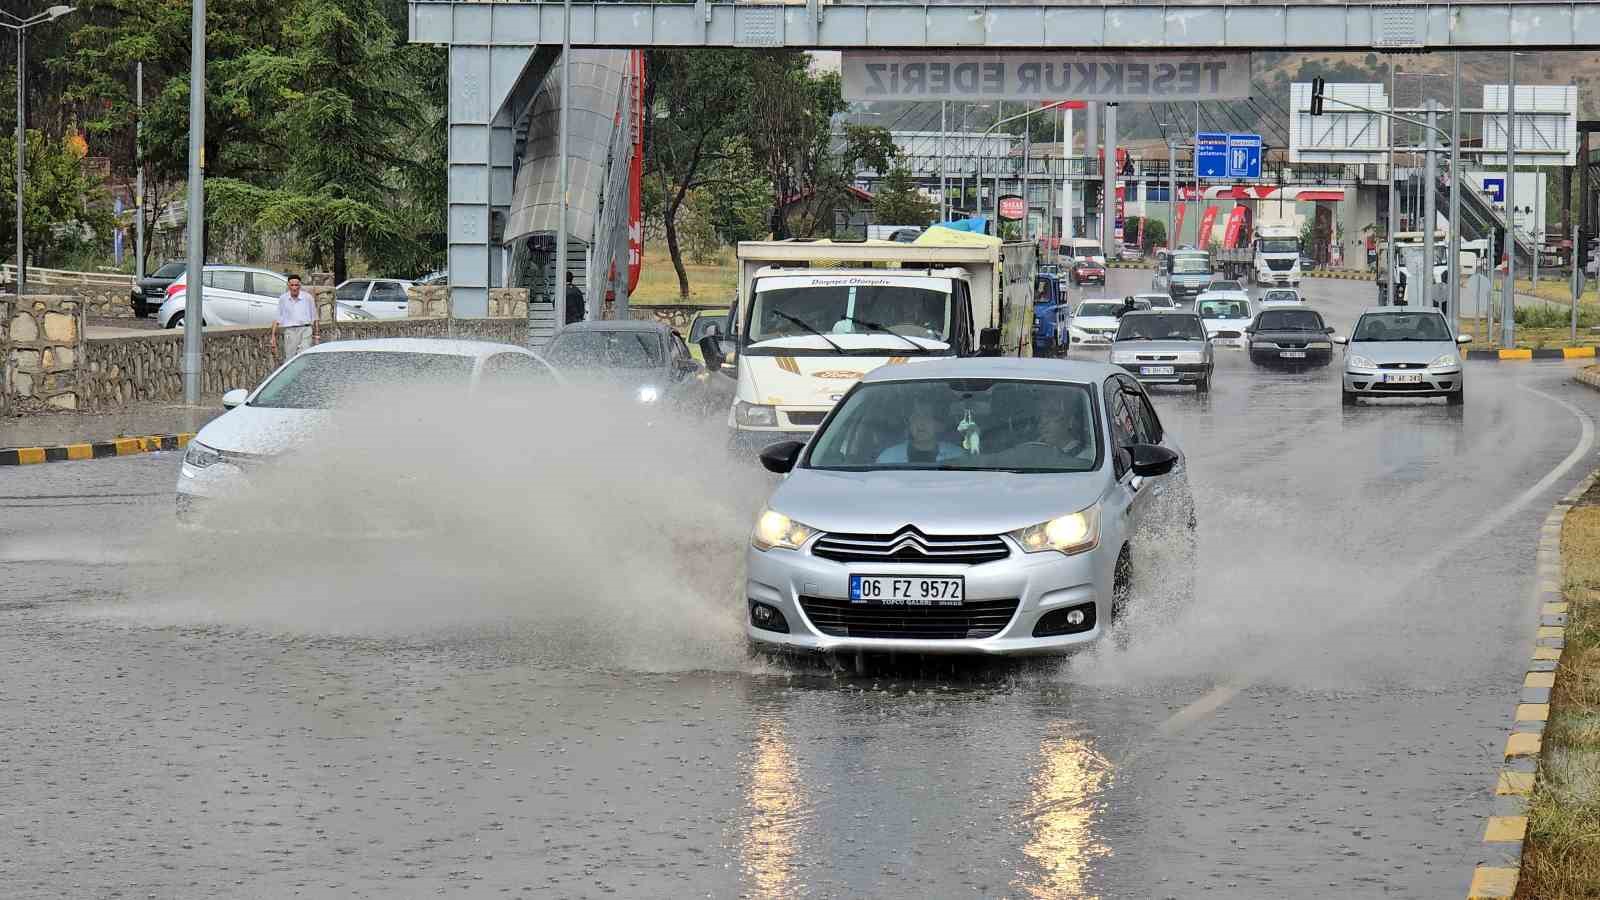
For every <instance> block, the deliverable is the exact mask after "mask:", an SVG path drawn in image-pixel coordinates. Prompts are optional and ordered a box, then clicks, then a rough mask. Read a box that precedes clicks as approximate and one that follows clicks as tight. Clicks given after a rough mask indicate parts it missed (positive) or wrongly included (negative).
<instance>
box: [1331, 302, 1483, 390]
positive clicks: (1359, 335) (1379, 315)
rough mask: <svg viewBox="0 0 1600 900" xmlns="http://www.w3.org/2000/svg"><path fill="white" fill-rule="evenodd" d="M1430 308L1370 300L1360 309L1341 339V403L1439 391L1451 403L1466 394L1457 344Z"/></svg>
mask: <svg viewBox="0 0 1600 900" xmlns="http://www.w3.org/2000/svg"><path fill="white" fill-rule="evenodd" d="M1471 340H1472V339H1471V338H1470V337H1468V336H1466V335H1460V336H1452V335H1451V333H1450V323H1449V322H1448V321H1446V319H1445V317H1444V316H1443V315H1442V314H1440V312H1439V311H1438V310H1436V309H1418V308H1416V307H1409V306H1376V307H1373V308H1371V309H1368V310H1367V311H1366V312H1364V313H1362V314H1361V319H1360V320H1359V321H1357V322H1356V327H1355V330H1354V331H1352V332H1351V333H1350V337H1349V338H1348V339H1347V338H1343V337H1335V338H1334V342H1335V343H1339V344H1344V345H1345V355H1344V383H1343V389H1344V390H1343V393H1344V403H1345V405H1346V406H1354V405H1355V403H1356V400H1357V398H1359V397H1443V398H1445V401H1446V402H1447V403H1449V404H1450V405H1451V406H1457V405H1460V404H1461V403H1463V402H1464V401H1465V399H1466V385H1465V379H1466V372H1465V371H1464V369H1463V368H1462V364H1461V353H1460V346H1459V345H1461V344H1465V343H1468V342H1469V341H1471Z"/></svg>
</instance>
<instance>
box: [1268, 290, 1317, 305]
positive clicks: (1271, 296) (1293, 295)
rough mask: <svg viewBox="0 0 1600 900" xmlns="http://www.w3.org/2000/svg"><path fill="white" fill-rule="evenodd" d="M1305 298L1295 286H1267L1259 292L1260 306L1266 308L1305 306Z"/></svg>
mask: <svg viewBox="0 0 1600 900" xmlns="http://www.w3.org/2000/svg"><path fill="white" fill-rule="evenodd" d="M1305 305H1306V298H1305V297H1303V296H1301V295H1300V291H1298V290H1297V289H1295V288H1267V289H1266V290H1264V291H1262V292H1261V300H1260V306H1261V308H1262V309H1267V308H1269V307H1273V306H1305Z"/></svg>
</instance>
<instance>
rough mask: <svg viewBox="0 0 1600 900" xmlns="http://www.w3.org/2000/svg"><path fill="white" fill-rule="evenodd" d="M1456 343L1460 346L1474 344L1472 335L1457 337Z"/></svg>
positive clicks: (1459, 335)
mask: <svg viewBox="0 0 1600 900" xmlns="http://www.w3.org/2000/svg"><path fill="white" fill-rule="evenodd" d="M1456 343H1458V344H1470V343H1472V335H1470V334H1458V335H1456Z"/></svg>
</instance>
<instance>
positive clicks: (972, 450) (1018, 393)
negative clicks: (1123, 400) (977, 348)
mask: <svg viewBox="0 0 1600 900" xmlns="http://www.w3.org/2000/svg"><path fill="white" fill-rule="evenodd" d="M1100 457H1101V453H1100V432H1099V427H1098V425H1097V421H1096V415H1095V407H1094V400H1093V394H1092V392H1091V391H1090V390H1089V388H1088V387H1087V386H1085V385H1081V384H1066V383H1060V382H1037V381H1010V380H1000V379H971V378H969V379H934V380H928V381H891V382H881V383H877V384H863V385H861V386H859V387H857V388H856V389H855V390H853V391H851V392H850V394H849V396H847V397H846V398H845V399H844V401H843V402H842V403H841V404H840V405H839V409H838V411H837V412H836V413H834V415H833V416H832V417H831V418H830V419H829V420H828V424H827V425H826V426H825V427H824V429H823V431H822V432H821V433H819V434H818V435H817V437H816V439H815V440H814V441H813V443H812V445H811V450H810V453H809V456H808V458H807V462H806V465H807V466H809V467H810V468H813V469H842V470H849V471H858V472H866V471H877V470H884V469H941V470H958V471H983V472H1088V471H1092V470H1094V469H1097V468H1099V467H1100Z"/></svg>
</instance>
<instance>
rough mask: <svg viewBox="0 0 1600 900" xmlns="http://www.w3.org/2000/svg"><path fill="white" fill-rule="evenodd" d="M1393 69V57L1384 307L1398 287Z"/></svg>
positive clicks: (1391, 302)
mask: <svg viewBox="0 0 1600 900" xmlns="http://www.w3.org/2000/svg"><path fill="white" fill-rule="evenodd" d="M1394 69H1395V67H1394V60H1393V57H1391V58H1390V61H1389V116H1388V118H1386V119H1385V120H1384V122H1385V128H1386V130H1387V132H1388V135H1389V141H1388V144H1389V177H1388V181H1389V227H1388V232H1389V233H1388V234H1387V235H1386V236H1385V237H1384V253H1383V255H1384V262H1385V264H1386V265H1387V266H1388V267H1389V289H1388V291H1386V292H1385V294H1386V296H1385V297H1384V298H1383V303H1384V305H1385V306H1393V305H1394V294H1395V290H1396V288H1397V287H1398V285H1397V283H1396V282H1397V279H1396V277H1395V272H1396V270H1397V269H1398V266H1396V265H1395V250H1394V236H1395V232H1397V231H1399V227H1398V217H1397V216H1396V212H1397V211H1396V209H1395V207H1396V205H1397V204H1398V203H1399V197H1398V196H1397V195H1396V193H1395V189H1394V139H1395V133H1394V120H1395V115H1394V84H1395V81H1394Z"/></svg>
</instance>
